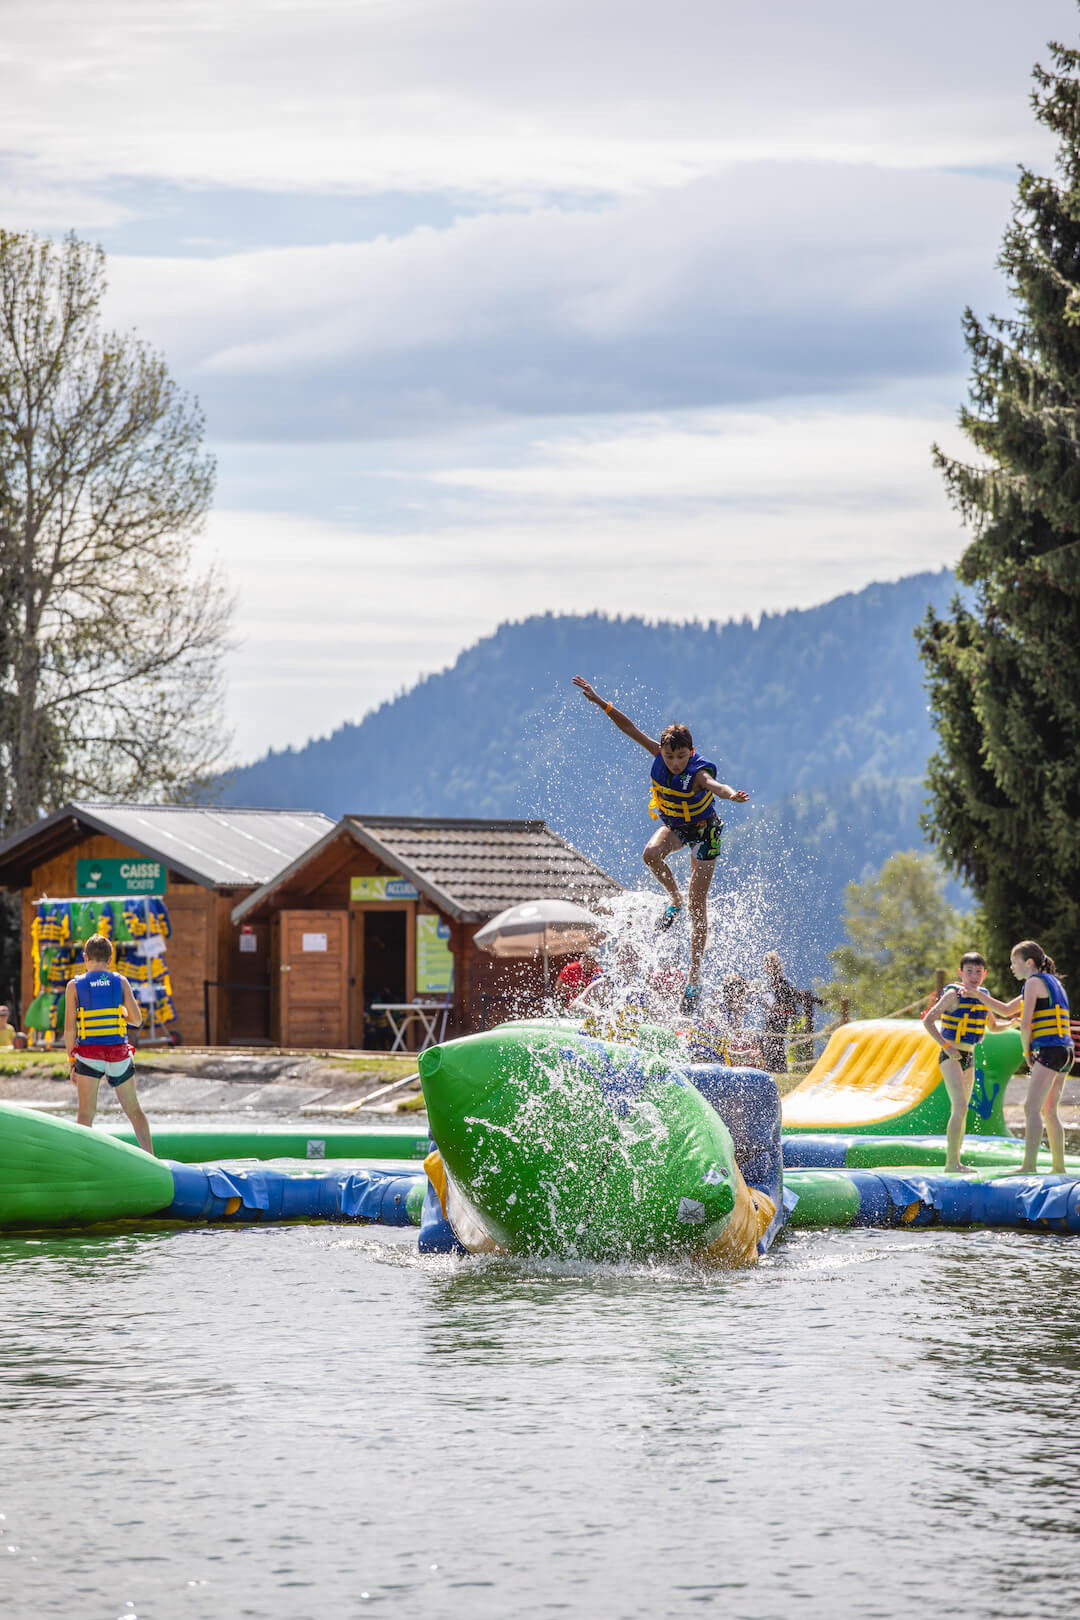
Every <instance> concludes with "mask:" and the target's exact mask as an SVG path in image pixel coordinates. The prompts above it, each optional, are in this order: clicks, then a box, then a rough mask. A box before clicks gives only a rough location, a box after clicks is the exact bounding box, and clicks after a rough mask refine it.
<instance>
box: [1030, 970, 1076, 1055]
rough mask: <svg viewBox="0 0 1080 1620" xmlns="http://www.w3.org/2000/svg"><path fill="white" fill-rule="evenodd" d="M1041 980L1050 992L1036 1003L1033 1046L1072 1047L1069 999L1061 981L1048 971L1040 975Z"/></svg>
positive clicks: (1032, 1036) (1032, 1032)
mask: <svg viewBox="0 0 1080 1620" xmlns="http://www.w3.org/2000/svg"><path fill="white" fill-rule="evenodd" d="M1039 978H1040V979H1041V980H1042V982H1043V984H1045V986H1046V988H1047V990H1049V992H1050V994H1049V996H1040V997H1039V998H1038V1000H1037V1001H1036V1003H1035V1011H1034V1012H1033V1014H1032V1017H1031V1044H1032V1046H1033V1047H1034V1046H1069V1047H1071V1046H1072V1043H1073V1040H1072V1031H1071V1030H1070V1028H1069V998H1068V996H1067V995H1066V994H1065V991H1064V990H1063V988H1062V985H1061V980H1060V979H1058V978H1055V976H1054V975H1053V974H1052V973H1047V971H1046V969H1045V968H1043V970H1042V971H1041V972H1040V974H1039Z"/></svg>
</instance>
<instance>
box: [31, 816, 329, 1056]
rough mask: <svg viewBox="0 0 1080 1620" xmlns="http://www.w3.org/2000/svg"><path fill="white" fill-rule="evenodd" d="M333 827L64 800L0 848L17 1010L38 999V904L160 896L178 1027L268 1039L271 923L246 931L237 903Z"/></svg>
mask: <svg viewBox="0 0 1080 1620" xmlns="http://www.w3.org/2000/svg"><path fill="white" fill-rule="evenodd" d="M333 825H334V824H333V822H332V821H331V820H330V818H329V817H328V816H324V815H320V814H319V813H318V812H317V811H309V810H302V811H296V810H234V809H224V810H219V809H208V808H203V807H189V806H185V805H171V804H167V805H161V804H150V805H142V804H96V803H77V804H67V805H65V806H64V808H63V809H62V810H57V811H56V813H55V814H54V815H51V816H46V817H45V818H43V819H42V820H41V821H36V822H35V823H34V824H33V825H32V826H30V827H27V828H25V829H24V830H23V831H21V832H19V833H17V834H15V836H14V837H12V838H9V839H8V840H7V842H6V843H4V844H2V845H0V886H2V887H4V888H6V889H9V890H13V891H16V892H18V893H19V894H20V895H21V898H22V990H21V1007H22V1009H24V1010H25V1008H26V1007H27V1006H28V1005H29V1002H30V1000H31V997H32V995H33V969H32V964H31V933H30V925H31V922H32V920H33V916H34V910H35V907H36V905H37V902H38V901H39V900H41V899H42V898H45V897H48V898H51V899H66V898H69V897H72V898H74V897H82V896H92V895H99V894H102V893H105V892H107V893H109V894H110V895H112V894H113V893H114V892H119V893H121V894H124V895H129V896H130V895H137V894H154V895H158V896H160V897H161V898H162V899H163V900H164V902H165V905H166V907H167V909H168V913H169V920H170V924H171V927H172V934H171V937H170V938H169V941H168V945H167V950H166V959H167V967H168V972H169V976H170V979H171V981H172V993H173V1001H174V1003H175V1009H176V1019H175V1024H174V1025H172V1026H170V1027H171V1030H172V1031H173V1033H174V1035H177V1036H179V1038H180V1039H182V1040H183V1041H184V1042H186V1043H188V1044H195V1045H198V1044H201V1043H202V1042H204V1041H205V1042H208V1043H209V1044H213V1045H229V1044H239V1045H242V1044H247V1043H249V1042H252V1041H254V1042H257V1043H258V1042H268V1041H269V1039H270V993H269V982H270V974H269V964H268V961H267V954H266V935H267V930H266V929H263V930H262V937H261V940H260V934H259V930H258V929H257V928H256V929H253V930H249V931H248V932H247V933H245V934H241V932H240V930H239V929H238V928H236V926H235V925H234V924H233V921H232V911H233V908H234V907H235V906H236V903H237V901H238V900H242V899H243V898H244V896H245V895H248V894H250V893H251V892H252V891H253V890H254V889H258V888H260V886H261V885H262V884H264V883H265V882H266V881H267V879H268V878H270V877H272V876H273V874H274V873H275V872H278V871H280V870H281V868H282V867H283V866H288V865H289V864H290V863H291V862H293V861H295V860H296V859H297V857H298V856H300V855H302V854H303V852H304V851H305V850H308V849H310V848H311V847H312V846H313V845H317V844H319V843H320V842H321V841H322V840H323V839H324V838H325V835H326V833H327V831H328V830H330V829H332V828H333Z"/></svg>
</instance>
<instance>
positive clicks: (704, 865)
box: [574, 675, 750, 1013]
mask: <svg viewBox="0 0 1080 1620" xmlns="http://www.w3.org/2000/svg"><path fill="white" fill-rule="evenodd" d="M574 685H575V686H577V687H579V688H580V689H581V691H582V692H584V694H585V696H586V697H587V698H588V700H589V702H590V703H595V704H597V705H598V706H599V707H600V708H601V709H603V711H604V713H605V714H606V715H607V716H608V718H609V719H610V720H611V721H612V722H613V724H614V725H616V726H618V728H619V730H620V731H621V732H622V733H623V734H624V735H625V736H627V737H630V738H631V739H632V740H633V741H634V742H636V743H640V745H641V747H642V748H644V749H647V750H648V752H649V753H650V754H652V755H653V765H652V772H651V779H652V780H651V786H652V797H651V798H650V800H649V814H650V815H651V816H652V818H653V820H654V821H655V820H659V821H661V822H663V826H662V827H658V828H657V830H656V832H654V833H653V835H652V837H651V838H650V839H649V842H648V843H647V844H646V846H645V856H644V859H645V865H646V866H647V867H648V868H649V871H650V872H651V873H652V874H653V876H654V877H655V878H656V879H657V880H658V881H659V882H660V883H661V884H662V885H663V887H664V888H665V889H666V890H667V892H668V894H669V895H670V897H671V904H670V905H669V906H668V907H667V910H666V911H665V912H664V914H663V916H662V917H661V918H660V920H659V922H658V923H657V927H658V928H662V929H663V928H670V927H671V925H672V923H674V922H676V921H678V919H679V917H680V916H681V915H682V910H683V896H682V890H681V889H680V888H679V885H678V883H677V882H676V880H675V878H674V876H673V875H672V871H671V868H670V867H669V866H668V864H667V856H668V855H671V854H673V853H674V852H675V851H676V850H677V849H681V848H683V846H684V845H687V844H688V845H689V846H690V891H689V911H690V977H689V980H688V982H687V986H686V989H685V991H684V992H683V1001H682V1010H683V1012H684V1013H692V1012H694V1011H695V1010H696V1008H697V1006H698V1005H699V1003H700V1001H701V963H702V958H703V957H704V955H705V940H706V936H707V933H708V926H709V924H708V917H707V915H706V911H705V902H706V899H707V898H708V893H709V885H710V884H711V883H712V879H713V872H714V870H715V863H716V857H717V856H718V855H719V853H720V837H721V833H722V831H723V825H724V824H723V822H722V821H721V820H720V817H719V816H718V815H717V813H716V810H715V808H714V805H713V801H714V799H731V800H733V801H734V802H735V803H736V804H745V803H746V801H747V799H748V798H749V797H750V795H749V794H748V793H744V792H743V791H742V790H741V789H738V790H737V789H735V788H731V787H728V785H727V784H726V782H718V781H717V780H716V765H715V763H714V762H713V761H712V760H711V759H704V758H703V757H702V756H701V754H699V753H697V752H696V751H695V749H694V739H693V737H692V736H691V735H690V730H689V727H687V726H683V725H678V724H676V725H670V726H666V727H665V728H664V730H663V732H662V733H661V735H660V740H659V742H657V740H656V739H655V738H654V737H647V736H646V735H645V733H644V732H643V731H640V730H639V729H638V727H637V726H635V724H634V722H633V721H632V720H630V719H628V718H627V716H626V715H625V714H622V713H620V711H619V710H618V709H616V708H615V706H614V705H613V704H611V703H605V701H604V699H603V698H602V697H600V695H599V693H597V692H595V691H594V690H593V688H592V687H591V686H590V685H589V682H588V681H587V680H586V679H585V677H584V676H583V675H575V676H574Z"/></svg>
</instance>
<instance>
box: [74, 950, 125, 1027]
mask: <svg viewBox="0 0 1080 1620" xmlns="http://www.w3.org/2000/svg"><path fill="white" fill-rule="evenodd" d="M75 1009H76V1030H75V1033H76V1037H77V1039H78V1043H79V1045H80V1046H119V1045H120V1044H121V1043H122V1042H124V1041H126V1040H127V1019H126V1018H125V1016H124V981H123V979H122V978H121V977H120V975H119V973H111V972H110V971H109V969H108V968H90V969H88V970H87V972H85V973H84V974H83V975H82V976H81V978H78V979H76V980H75Z"/></svg>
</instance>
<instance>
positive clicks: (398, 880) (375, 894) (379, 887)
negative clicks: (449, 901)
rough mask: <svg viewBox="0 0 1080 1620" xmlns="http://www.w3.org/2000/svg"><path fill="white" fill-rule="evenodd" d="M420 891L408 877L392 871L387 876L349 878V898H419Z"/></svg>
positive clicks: (357, 899) (354, 899) (355, 899)
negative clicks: (399, 875)
mask: <svg viewBox="0 0 1080 1620" xmlns="http://www.w3.org/2000/svg"><path fill="white" fill-rule="evenodd" d="M419 898H420V891H419V889H417V888H416V886H415V885H414V884H412V883H410V882H409V880H408V878H403V877H398V876H397V874H396V873H393V872H392V873H390V874H388V875H387V876H386V877H354V878H350V879H349V899H350V900H353V901H359V900H369V901H370V900H419Z"/></svg>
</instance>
